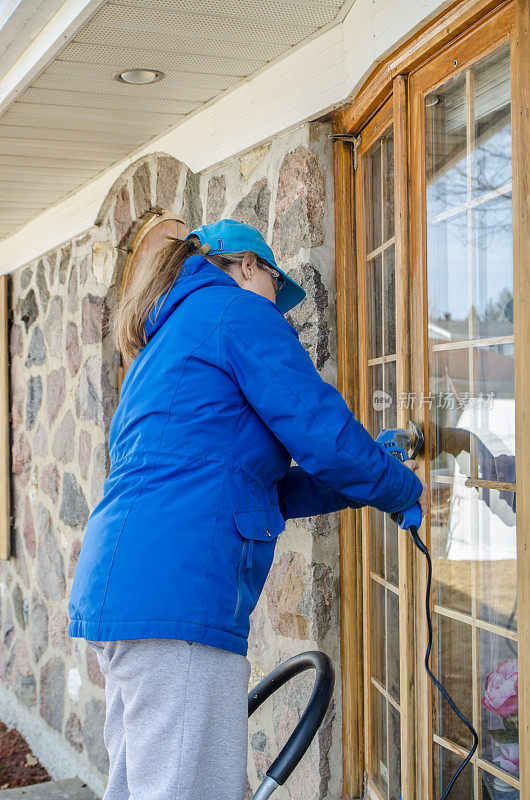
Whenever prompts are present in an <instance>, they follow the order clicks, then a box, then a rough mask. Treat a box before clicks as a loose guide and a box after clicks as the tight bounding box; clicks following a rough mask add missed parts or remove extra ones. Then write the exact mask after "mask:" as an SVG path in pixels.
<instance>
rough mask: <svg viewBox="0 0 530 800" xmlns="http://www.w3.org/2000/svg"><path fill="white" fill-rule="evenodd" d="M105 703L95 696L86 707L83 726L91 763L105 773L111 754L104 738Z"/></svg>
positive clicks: (84, 739)
mask: <svg viewBox="0 0 530 800" xmlns="http://www.w3.org/2000/svg"><path fill="white" fill-rule="evenodd" d="M104 725H105V703H104V702H103V701H101V700H98V699H96V698H95V697H93V698H92V699H91V700H89V701H88V703H87V704H86V708H85V721H84V722H83V726H82V736H83V743H84V745H85V748H86V752H87V754H88V757H89V759H90V761H91V763H92V764H93V765H94V766H95V767H96V768H97V769H98V770H99V771H100V772H101V773H103V774H107V772H108V769H109V754H108V752H107V748H106V747H105V742H104V739H103V728H104Z"/></svg>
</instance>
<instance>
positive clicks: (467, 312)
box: [425, 45, 519, 800]
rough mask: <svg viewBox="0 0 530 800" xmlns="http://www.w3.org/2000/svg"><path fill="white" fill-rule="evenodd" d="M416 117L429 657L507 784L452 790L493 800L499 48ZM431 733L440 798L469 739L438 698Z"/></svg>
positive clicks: (505, 332)
mask: <svg viewBox="0 0 530 800" xmlns="http://www.w3.org/2000/svg"><path fill="white" fill-rule="evenodd" d="M425 116H426V131H425V132H426V176H427V180H426V202H427V209H426V211H427V215H426V224H427V230H426V234H427V278H428V291H427V293H428V303H429V305H428V344H429V393H430V402H429V406H428V415H429V429H430V434H431V435H430V439H431V442H432V450H431V453H430V459H431V483H432V498H431V502H432V516H431V545H432V554H433V570H434V580H433V590H434V591H433V600H434V603H435V607H434V619H433V622H434V627H435V643H434V648H433V659H434V660H433V664H434V666H435V672H436V670H437V672H438V675H439V677H440V678H441V679H442V681H443V683H444V684H445V685H446V687H447V689H448V691H449V694H450V695H451V696H452V697H453V699H454V700H455V702H456V703H457V705H458V706H459V707H460V709H461V710H462V712H463V713H464V714H465V716H466V717H467V718H468V719H470V720H471V721H472V722H473V725H474V727H475V728H476V729H477V730H478V731H479V733H481V748H482V753H481V757H482V758H483V759H484V761H485V762H488V763H489V764H491V765H492V768H494V767H497V769H501V770H504V773H505V776H506V778H505V781H504V784H505V785H506V786H507V787H508V789H507V791H508V792H509V793H508V794H506V795H505V794H500V793H499V792H501V790H502V786H500V784H503V781H502V780H501V781H500V784H499V786H497V787H494V788H492V786H493V784H492V783H491V781H492V780H493V777H492V775H490V774H489V773H488V769H487V767H484V765H483V764H482V765H481V767H483V769H480V770H479V767H478V765H474V766H473V767H469V768H467V769H466V773H467V775H466V777H465V778H463V777H461V778H460V779H459V789H458V797H462V798H468V797H469V798H473V800H483V798H488V797H489V798H491V800H494V799H495V800H496V799H497V798H499V797H503V798H504V797H505V796H506V797H510V796H511V793H512V787H511V784H510V780H512V782H513V781H515V782H516V783H517V777H518V749H519V745H518V715H517V698H516V697H515V693H514V690H513V687H514V686H515V683H516V680H517V648H516V643H515V637H516V630H517V608H516V596H517V595H516V593H517V554H516V550H517V538H516V526H515V522H516V519H515V518H516V513H515V512H516V492H515V395H514V351H513V330H514V329H513V264H512V199H511V189H512V187H511V132H510V58H509V49H508V46H507V45H506V46H502V47H501V48H499V49H498V50H497V51H496V52H494V53H492V54H490V55H488V56H487V57H485V58H483V59H482V60H480V61H479V62H478V63H477V64H475V65H473V66H471V67H470V68H469V69H467V70H465V71H464V72H462V73H461V74H460V75H458V76H457V77H456V78H455V79H451V80H450V81H448V82H447V83H446V84H445V85H444V86H443V87H440V88H438V89H436V91H435V92H433V93H432V94H430V95H428V96H427V97H426V99H425ZM510 687H511V688H510ZM510 693H511V694H510ZM503 699H504V700H503ZM501 701H502V702H501ZM503 702H505V705H503ZM433 730H434V734H435V736H438V737H443V740H444V742H443V743H440V741H439V740H437V741H435V742H434V743H433V747H434V762H435V769H434V777H435V784H436V786H437V788H435V796H440V794H441V793H442V791H443V788H444V785H445V784H446V782H447V780H448V779H449V777H450V776H451V774H452V773H453V772H454V769H456V767H457V766H458V764H459V763H461V762H460V759H459V757H458V756H456V755H455V754H454V753H453V752H451V748H452V747H454V745H455V744H456V745H461V746H464V747H466V748H468V747H469V746H470V744H471V737H470V733H469V731H468V730H467V728H466V727H465V726H464V725H463V723H461V721H460V720H459V719H458V717H457V716H456V715H455V714H454V713H453V712H452V711H451V710H450V708H449V706H448V704H447V703H445V702H444V701H441V699H440V698H439V697H438V696H437V695H436V694H434V695H433ZM497 779H499V778H498V776H497ZM488 781H489V783H488ZM506 781H507V783H506ZM495 792H496V793H495Z"/></svg>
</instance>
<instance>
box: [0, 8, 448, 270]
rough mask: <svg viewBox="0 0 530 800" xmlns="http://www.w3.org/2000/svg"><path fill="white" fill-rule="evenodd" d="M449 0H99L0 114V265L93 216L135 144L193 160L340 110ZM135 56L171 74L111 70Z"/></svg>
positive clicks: (72, 232)
mask: <svg viewBox="0 0 530 800" xmlns="http://www.w3.org/2000/svg"><path fill="white" fill-rule="evenodd" d="M22 1H23V2H24V1H27V2H32V0H22ZM75 1H76V0H67V3H69V2H70V3H74V2H75ZM78 2H79V3H81V2H84V4H85V6H86V0H78ZM95 2H96V0H94V4H95ZM446 4H447V2H445V3H443V4H440V2H439V0H346V2H344V3H343V2H342V0H319V2H315V1H314V0H289V2H287V0H286V1H285V2H284V0H264V2H263V3H262V4H261V5H258V6H256V5H255V4H254V3H252V2H250V0H131V2H129V1H128V0H127V2H124V1H123V0H122V1H120V2H118V1H117V0H112V1H111V2H106V3H104V4H103V5H101V3H100V8H99V9H98V10H97V11H96V13H95V14H93V15H92V17H91V18H90V19H89V20H88V21H87V22H86V23H85V24H83V25H82V26H81V27H80V29H79V30H78V31H77V33H75V35H73V38H72V37H70V39H71V40H69V42H68V44H67V45H66V47H64V49H63V50H62V51H61V52H60V53H59V54H58V55H57V56H56V57H55V58H53V59H52V60H51V61H50V63H49V64H48V66H47V67H46V68H45V69H43V70H41V72H40V73H39V74H38V75H36V76H35V78H34V79H33V80H32V82H31V83H30V84H29V85H28V86H27V88H25V89H24V91H23V92H22V93H21V94H20V97H19V99H18V100H17V101H16V102H15V103H13V104H12V105H11V106H10V107H9V109H8V110H7V111H6V112H5V113H4V115H3V116H2V117H0V161H1V163H2V170H1V173H0V187H1V188H2V189H3V191H2V199H1V200H0V225H1V227H0V274H3V273H7V272H11V271H12V270H14V269H16V268H17V267H19V266H21V265H23V264H26V263H28V262H29V261H31V260H33V259H34V258H37V257H38V256H39V255H41V254H43V253H46V252H47V251H48V250H51V249H53V248H55V247H57V246H59V245H60V244H61V243H62V242H65V241H68V240H69V239H71V238H73V237H75V236H78V235H80V234H82V233H83V232H84V231H86V230H88V229H89V228H90V227H92V225H93V223H94V219H95V217H96V215H97V213H98V211H99V208H100V206H101V203H102V202H103V200H104V198H105V196H106V194H107V192H108V191H109V189H110V188H111V186H112V184H113V182H114V181H115V180H116V178H118V177H119V175H120V174H121V173H122V172H123V171H124V169H126V167H127V166H128V165H129V164H130V163H133V162H134V161H136V160H137V159H138V158H141V157H142V156H145V155H147V154H149V153H153V152H165V153H168V154H169V155H173V156H174V157H175V158H178V159H179V160H181V161H183V162H184V163H185V164H187V165H188V166H189V167H190V168H191V169H192V170H193V171H194V172H199V171H201V170H204V169H208V168H209V167H212V166H214V165H215V164H217V163H219V162H221V161H224V160H225V159H227V158H230V157H232V156H234V155H236V154H238V153H241V152H243V151H245V150H247V149H249V148H250V147H253V146H255V145H257V144H259V143H260V142H262V141H266V140H267V139H269V138H271V137H273V136H275V135H277V134H279V133H282V132H284V131H287V130H289V129H291V128H293V127H295V126H296V125H299V124H301V123H304V122H306V121H308V120H310V119H315V118H318V117H319V116H321V115H322V114H324V113H326V112H327V111H330V110H332V109H334V108H337V107H338V106H340V105H341V104H342V103H343V102H344V101H345V100H346V99H347V97H348V95H349V94H351V93H352V91H354V90H355V88H356V87H357V86H359V85H360V83H362V80H364V78H365V77H366V75H367V73H368V72H369V71H370V69H372V68H373V66H374V65H375V63H377V61H378V60H380V59H381V58H383V57H385V56H386V54H387V53H388V52H389V51H390V50H391V49H393V48H394V47H395V46H396V45H397V44H399V43H400V42H401V41H403V40H404V39H405V38H406V37H407V36H408V35H410V33H411V32H412V31H413V30H415V29H417V28H418V27H419V26H420V25H421V24H424V22H425V21H426V20H427V19H428V18H429V17H432V16H433V15H434V14H435V13H436V12H437V11H439V10H440V9H441V8H442V7H443V5H446ZM65 5H66V4H65ZM176 7H178V9H179V10H178V12H177V11H175V8H176ZM304 14H305V16H304ZM326 15H327V16H326ZM302 19H303V20H304V21H302ZM329 19H331V20H332V21H331V22H330V21H329ZM317 22H320V24H321V27H320V29H319V28H318V27H317ZM297 37H298V38H297ZM271 62H272V63H271ZM134 66H143V67H150V68H153V69H154V68H157V69H161V70H162V71H163V72H165V73H166V75H167V78H166V79H165V80H163V81H161V82H159V83H154V84H150V85H147V86H143V87H140V86H126V85H125V84H120V83H118V82H117V81H114V80H113V79H112V76H113V74H114V73H115V72H117V71H118V70H122V69H125V68H131V67H134ZM1 102H2V77H1V76H0V109H1Z"/></svg>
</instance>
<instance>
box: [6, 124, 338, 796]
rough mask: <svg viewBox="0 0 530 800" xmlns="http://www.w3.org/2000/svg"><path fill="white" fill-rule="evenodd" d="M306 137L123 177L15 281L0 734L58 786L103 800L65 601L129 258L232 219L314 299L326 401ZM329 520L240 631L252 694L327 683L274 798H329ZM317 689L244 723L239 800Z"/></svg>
mask: <svg viewBox="0 0 530 800" xmlns="http://www.w3.org/2000/svg"><path fill="white" fill-rule="evenodd" d="M328 133H329V126H328V124H327V123H322V122H315V123H311V124H309V125H305V126H303V127H301V128H299V129H297V130H296V131H294V132H292V133H290V134H288V135H285V136H282V137H280V138H277V139H275V140H273V141H271V142H269V143H267V144H265V145H264V146H261V147H258V148H256V149H254V150H252V151H250V152H248V153H246V154H244V155H242V156H241V157H239V158H235V159H232V160H231V161H229V162H227V163H225V164H222V165H220V166H218V167H217V168H215V169H213V170H210V171H207V172H205V173H203V174H200V175H194V174H193V173H191V172H190V171H189V170H188V169H187V167H186V166H185V165H183V164H181V163H180V162H178V161H176V160H175V159H173V158H170V157H168V156H166V155H164V154H163V153H160V154H154V155H150V156H149V157H147V158H146V159H142V160H141V161H139V162H136V163H134V164H132V165H131V166H130V167H129V168H128V169H127V170H126V172H125V173H123V174H122V175H121V176H120V178H119V180H118V181H116V183H115V185H114V186H113V187H112V189H111V191H110V192H109V194H108V195H107V197H106V199H105V201H104V203H103V204H102V207H101V210H100V213H99V214H98V217H97V219H96V220H95V224H94V227H93V229H92V230H91V231H89V232H88V233H87V234H85V235H84V236H82V237H81V238H78V239H77V240H75V241H71V242H67V243H65V244H63V245H62V246H61V247H58V248H57V250H55V251H53V252H50V253H47V254H43V256H42V257H41V258H39V259H38V260H36V261H35V262H33V263H31V264H28V265H26V266H25V267H23V268H20V269H19V270H17V271H16V272H15V273H14V274H13V276H12V298H11V307H12V324H11V332H10V352H11V414H12V472H13V476H12V515H13V530H12V551H13V557H12V558H11V559H10V560H9V561H7V562H5V561H4V562H0V678H1V680H0V717H2V718H6V717H7V718H8V719H6V721H7V722H9V723H10V724H17V725H18V727H19V728H20V729H21V730H22V732H23V733H24V735H25V736H26V737H27V738H28V740H29V742H30V745H31V746H32V748H33V749H34V752H35V753H36V754H37V755H39V757H41V759H42V760H43V762H44V763H45V764H46V766H47V767H48V768H49V770H50V772H51V773H52V774H53V775H54V777H67V776H69V775H73V774H78V775H80V776H81V777H83V778H84V779H85V780H87V782H88V783H89V785H91V786H92V787H93V788H94V789H95V791H96V792H99V793H100V794H101V793H102V792H103V789H104V785H105V777H106V771H107V767H108V757H107V753H106V750H105V748H104V744H103V736H102V730H103V720H104V713H105V694H104V679H103V676H102V675H101V673H100V670H99V666H98V663H97V659H96V657H95V655H94V654H93V651H92V650H91V648H90V647H88V646H87V645H86V643H85V641H84V640H83V639H79V638H71V637H69V636H68V633H67V628H68V615H67V614H68V597H69V593H70V588H71V585H72V579H73V575H74V571H75V566H76V562H77V557H78V555H79V550H80V547H81V542H82V536H83V530H84V527H85V524H86V521H87V518H88V515H89V513H90V511H91V509H92V508H94V506H95V505H96V504H97V502H98V501H99V498H100V497H101V494H102V486H103V482H104V480H105V477H106V475H107V473H108V469H109V463H108V451H107V436H108V428H109V424H110V420H111V418H112V414H113V411H114V408H115V407H116V403H117V401H118V390H117V386H118V357H117V353H116V350H115V348H114V345H113V342H112V337H111V335H110V334H109V333H108V330H107V326H106V323H107V320H108V310H109V308H110V307H112V305H113V303H115V302H116V299H117V296H118V288H119V282H120V278H121V274H122V270H123V265H124V260H125V255H126V250H127V247H128V246H130V243H131V241H132V238H133V236H134V234H135V232H136V231H137V230H138V229H139V228H140V227H141V225H142V224H143V222H144V220H145V218H146V214H147V212H148V211H149V210H150V209H153V208H154V209H159V210H161V209H168V210H172V211H175V212H177V213H178V214H179V215H181V216H182V218H183V219H184V221H185V222H186V225H187V227H188V229H191V228H192V227H195V226H196V225H198V224H200V223H201V222H205V221H206V222H211V221H214V220H217V219H219V218H221V217H232V218H235V219H239V220H242V221H244V222H249V223H251V224H253V225H256V226H257V227H258V228H259V229H260V230H261V231H262V233H263V234H264V236H265V237H266V238H267V240H268V241H269V243H270V244H271V245H272V247H273V249H274V252H275V254H276V257H277V259H278V262H279V264H280V265H281V266H282V268H283V269H285V270H286V271H288V272H289V273H290V274H292V275H293V277H294V278H295V280H297V281H298V282H300V283H301V284H302V285H303V286H304V288H305V289H306V291H307V297H306V299H305V301H304V302H303V303H302V304H300V305H299V306H297V307H295V308H294V309H293V310H292V312H290V313H288V314H287V315H286V317H287V319H288V320H289V322H291V323H292V324H293V325H294V326H295V327H296V329H297V330H298V332H299V334H300V341H301V342H302V344H303V345H304V346H305V347H306V349H307V350H308V352H309V353H310V355H311V357H312V359H313V361H314V363H315V364H316V366H317V368H318V370H319V371H320V373H321V375H322V377H323V378H324V379H325V380H327V381H329V382H330V383H333V384H335V383H336V366H337V352H336V350H337V342H336V327H335V283H334V250H333V243H334V221H333V168H332V152H331V145H330V143H329V141H328V138H327V136H328ZM338 553H339V546H338V514H330V515H327V516H322V517H314V518H307V519H298V520H290V521H288V523H287V527H286V530H285V532H284V533H283V534H282V535H281V536H280V537H279V539H278V543H277V548H276V554H275V559H274V564H273V566H272V569H271V572H270V575H269V577H268V580H267V583H266V586H265V590H264V592H263V594H262V596H261V598H260V600H259V603H258V605H257V607H256V609H255V611H254V613H253V615H252V619H251V636H250V646H249V654H248V656H249V659H250V661H251V663H252V675H251V683H252V684H255V683H256V682H257V681H258V680H260V679H261V678H262V677H263V676H264V675H265V674H266V673H267V672H268V671H270V670H271V669H272V668H273V667H274V666H275V665H276V664H278V663H279V662H281V661H283V660H285V659H286V658H288V657H289V656H291V655H294V654H296V653H299V652H302V651H304V650H308V649H313V648H319V649H322V650H324V651H325V652H326V653H328V654H329V655H330V656H331V657H332V658H333V661H334V663H335V666H336V672H337V686H336V691H335V696H334V701H333V704H332V706H331V708H330V710H329V712H328V714H327V716H326V719H325V721H324V723H323V725H322V726H321V729H320V731H319V734H318V736H317V738H316V739H315V741H314V742H313V744H312V745H311V748H310V750H309V751H308V753H307V754H306V756H305V757H304V759H303V761H302V763H301V764H300V765H299V766H298V767H297V769H296V770H295V772H294V773H293V775H292V776H291V778H290V780H289V781H288V783H287V784H286V786H285V787H283V788H282V789H281V790H279V791H278V792H277V795H275V796H278V798H279V800H280V798H284V799H285V798H291V800H316V799H317V798H331V797H334V798H336V797H338V796H340V787H341V773H342V761H341V714H340V708H341V694H340V653H339V560H338ZM311 685H312V676H311V675H309V674H308V673H306V674H304V675H301V676H298V677H297V678H296V679H294V680H293V681H292V682H291V683H290V684H289V685H288V686H286V687H284V688H283V689H282V690H281V691H279V692H278V693H277V694H276V695H274V696H273V698H271V700H270V701H269V702H268V703H267V704H266V706H264V707H263V708H262V709H260V710H259V711H258V712H256V713H255V714H254V716H253V717H252V719H251V720H250V722H249V769H248V775H249V785H248V786H247V791H246V795H245V798H246V800H249V799H250V798H251V797H252V794H253V791H255V789H256V788H257V786H258V784H259V782H260V781H261V780H262V779H263V777H264V773H265V771H266V769H267V767H268V765H269V763H270V762H271V760H272V759H273V758H274V757H275V755H276V753H277V752H278V750H279V748H280V747H281V746H282V745H283V744H284V742H285V741H286V740H287V738H288V736H289V734H290V731H291V729H292V728H293V727H294V725H295V723H296V721H297V719H298V718H299V717H300V714H301V713H302V710H303V708H304V705H305V702H306V701H307V699H308V697H309V694H310V691H311Z"/></svg>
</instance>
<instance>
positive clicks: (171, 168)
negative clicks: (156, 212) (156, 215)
mask: <svg viewBox="0 0 530 800" xmlns="http://www.w3.org/2000/svg"><path fill="white" fill-rule="evenodd" d="M181 171H182V164H181V163H180V162H179V161H177V160H176V159H174V158H170V157H168V156H161V157H160V158H159V159H158V162H157V166H156V204H157V205H158V206H160V207H161V208H163V209H165V210H170V209H172V208H173V205H174V203H175V198H176V194H177V186H178V182H179V178H180V174H181Z"/></svg>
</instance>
